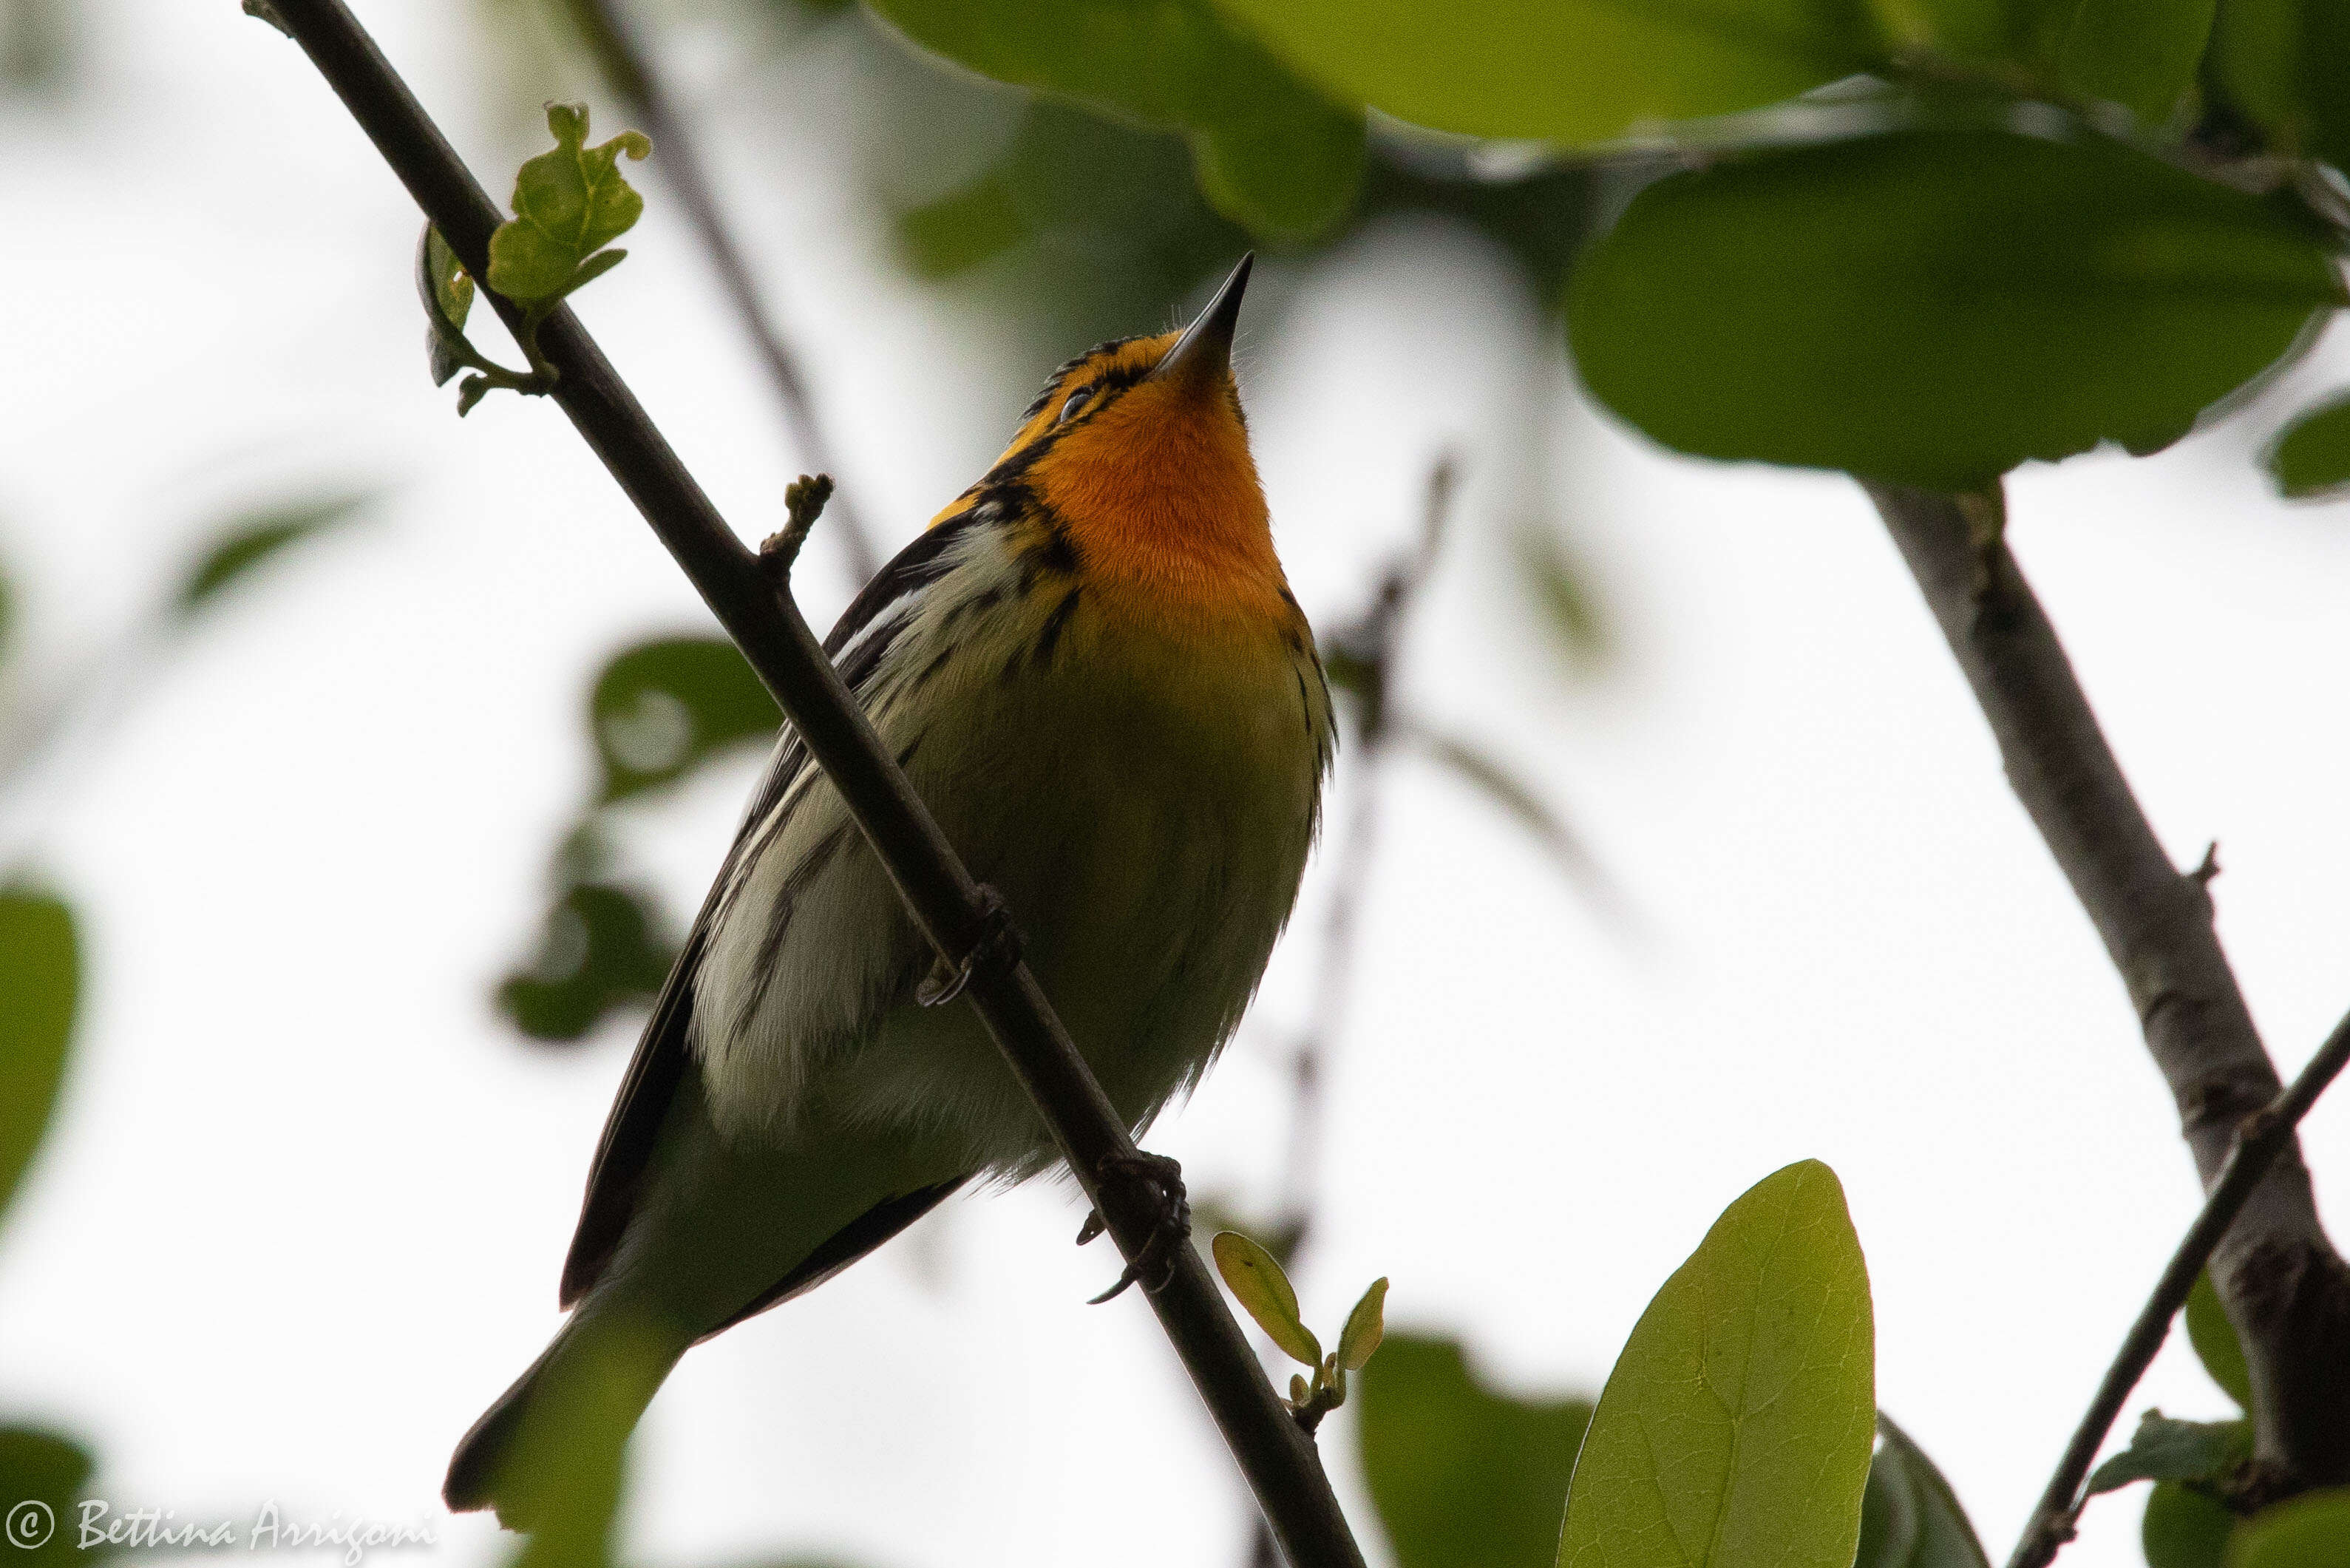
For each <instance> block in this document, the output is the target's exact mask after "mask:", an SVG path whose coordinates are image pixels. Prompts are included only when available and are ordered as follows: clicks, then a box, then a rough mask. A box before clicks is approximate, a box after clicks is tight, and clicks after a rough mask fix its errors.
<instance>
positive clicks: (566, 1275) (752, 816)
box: [557, 513, 982, 1316]
mask: <svg viewBox="0 0 2350 1568" xmlns="http://www.w3.org/2000/svg"><path fill="white" fill-rule="evenodd" d="M979 526H982V524H980V523H979V522H978V520H977V517H976V515H975V514H972V513H964V514H962V515H960V516H956V517H952V518H950V519H949V520H947V521H946V522H943V523H941V524H938V525H937V526H935V527H933V528H931V529H930V530H929V531H928V532H926V533H924V534H922V535H919V536H918V537H917V538H915V540H914V541H913V542H912V543H911V544H910V545H907V546H906V547H905V548H904V549H903V550H900V551H899V553H898V555H897V556H896V557H895V558H894V559H892V560H891V561H890V563H889V565H888V566H884V567H882V568H881V570H880V571H879V572H877V573H875V574H874V576H873V580H872V581H871V582H868V583H867V584H866V585H865V587H864V589H863V591H862V592H860V593H858V596H857V597H856V598H855V599H854V600H852V601H851V602H850V604H849V606H848V608H847V609H846V610H844V611H843V612H842V613H841V617H840V619H839V620H838V621H837V622H836V623H835V624H834V626H833V628H832V631H831V634H830V635H829V636H827V638H826V639H824V650H825V652H826V653H827V655H828V656H830V657H831V659H832V660H833V663H834V667H835V668H836V669H837V670H839V672H840V678H841V680H843V681H844V682H846V683H847V686H848V689H849V690H850V691H856V692H858V693H859V694H860V695H861V694H862V693H863V691H864V689H865V687H866V686H867V685H868V682H869V681H870V680H871V679H872V677H873V675H874V674H875V672H876V671H877V670H879V668H880V665H881V660H882V657H883V655H885V654H886V653H887V652H888V651H889V649H890V647H891V646H892V645H893V644H894V643H895V641H896V640H897V639H898V638H899V636H900V635H902V634H903V632H904V630H905V628H906V627H907V626H908V625H909V624H910V622H911V620H912V617H913V613H914V611H915V609H916V607H918V606H919V604H920V599H921V595H922V592H923V590H924V589H926V588H928V587H930V586H931V584H932V583H934V582H936V581H937V580H938V579H939V578H940V577H941V576H945V575H946V573H947V572H948V571H949V570H950V569H951V566H952V565H953V562H954V559H955V554H956V553H955V551H954V549H953V548H952V546H954V545H955V544H956V543H957V542H958V541H959V540H962V539H964V538H965V537H967V536H968V535H969V534H970V533H971V532H972V529H974V528H976V527H979ZM810 766H811V763H810V760H809V757H808V753H807V748H806V746H804V745H802V744H801V743H800V740H799V736H798V735H797V734H796V733H795V732H794V731H793V730H792V728H791V726H790V725H789V724H785V726H784V732H783V734H782V735H781V736H780V737H779V738H778V739H777V741H776V743H775V755H774V756H773V757H772V758H771V759H770V760H769V762H768V763H767V771H766V773H765V774H764V775H762V777H761V778H760V781H759V787H758V789H757V790H756V791H754V793H753V794H752V797H751V805H750V807H749V809H748V810H746V811H745V812H744V813H743V822H742V826H740V827H738V828H737V829H736V830H735V834H734V842H733V846H732V847H731V848H730V849H729V850H728V851H727V854H726V860H725V863H724V864H723V866H721V867H719V872H718V877H717V879H716V880H715V881H714V882H713V883H712V886H711V889H710V894H709V896H708V897H707V898H704V899H703V900H702V912H701V913H700V914H699V915H697V916H695V917H694V921H693V929H692V930H691V932H690V933H689V934H688V935H687V937H686V940H685V947H684V949H683V950H681V952H679V954H678V957H677V962H676V963H675V964H673V965H671V969H670V971H669V978H668V979H667V980H666V981H663V982H662V984H661V990H660V997H659V998H658V999H657V1000H656V1001H655V1002H654V1003H653V1015H652V1019H651V1022H650V1023H647V1024H646V1025H645V1032H644V1034H643V1036H642V1037H641V1038H640V1039H639V1041H638V1042H637V1052H636V1054H635V1055H634V1056H632V1057H631V1058H629V1070H628V1072H627V1074H626V1075H624V1076H623V1077H622V1078H621V1080H620V1092H619V1097H618V1098H616V1099H615V1100H614V1101H613V1102H612V1113H611V1115H610V1116H608V1117H606V1118H605V1121H604V1134H603V1137H601V1138H600V1139H598V1142H597V1145H596V1158H595V1160H594V1162H593V1163H592V1164H590V1165H589V1166H588V1168H587V1199H586V1201H585V1202H584V1203H583V1204H582V1205H581V1206H580V1210H579V1225H578V1229H577V1231H574V1232H573V1233H572V1237H571V1250H570V1251H569V1253H568V1254H567V1255H566V1257H565V1258H564V1261H563V1282H562V1285H561V1287H560V1289H559V1291H558V1293H557V1296H558V1300H559V1302H560V1303H561V1304H562V1305H564V1306H569V1305H570V1304H571V1303H573V1302H575V1301H577V1299H578V1298H579V1297H580V1296H581V1295H582V1294H583V1293H586V1292H587V1289H588V1288H589V1287H590V1286H592V1285H594V1284H595V1282H597V1281H598V1279H600V1278H601V1277H602V1276H603V1273H604V1271H605V1269H606V1268H607V1267H608V1265H609V1264H610V1262H611V1261H612V1254H613V1252H614V1251H616V1250H617V1249H618V1248H619V1244H620V1238H621V1237H622V1235H624V1234H625V1233H626V1232H627V1231H628V1228H629V1219H630V1217H631V1216H633V1215H634V1214H635V1213H636V1210H637V1204H638V1201H639V1199H640V1198H641V1197H642V1195H643V1190H644V1185H645V1179H646V1176H647V1173H648V1172H649V1171H650V1168H651V1164H652V1154H653V1147H654V1145H655V1143H656V1142H657V1141H658V1140H659V1138H660V1130H661V1124H662V1123H663V1122H664V1121H665V1120H667V1118H668V1116H669V1107H670V1102H671V1100H672V1099H673V1098H674V1097H675V1096H676V1094H677V1086H678V1084H679V1083H680V1081H681V1079H682V1078H683V1077H684V1075H685V1074H686V1073H687V1072H688V1071H689V1070H690V1068H691V1062H692V1055H691V1044H690V1039H691V1029H692V1023H693V992H694V980H695V975H696V973H697V971H699V969H700V967H701V963H702V951H703V949H704V947H705V946H706V944H707V943H708V941H709V940H710V931H711V927H712V923H713V922H714V921H715V920H716V919H717V917H718V914H719V911H720V910H721V909H723V906H724V904H725V902H726V898H727V897H728V895H729V893H730V892H731V890H732V889H733V886H734V884H735V882H736V880H737V878H738V877H739V876H740V875H741V872H742V870H743V862H744V860H745V857H746V853H747V852H748V851H749V850H750V849H751V848H752V846H754V845H760V844H766V843H771V842H773V840H774V834H773V832H772V831H771V830H770V829H771V826H772V822H771V819H773V818H775V815H776V814H777V813H778V812H780V811H788V810H789V809H791V807H792V806H793V805H796V804H797V802H796V800H795V797H794V794H793V791H794V789H795V786H796V785H797V784H798V783H799V781H800V779H801V777H802V776H803V775H804V774H806V772H807V770H808V768H809V767H810ZM787 803H788V804H787ZM954 1185H956V1186H959V1185H961V1184H960V1183H956V1184H954ZM952 1190H953V1186H949V1187H947V1188H944V1189H936V1190H931V1189H925V1191H926V1192H928V1194H929V1195H928V1196H927V1197H925V1195H924V1194H923V1193H914V1194H909V1195H907V1196H906V1197H905V1198H900V1199H892V1200H891V1202H892V1203H897V1204H905V1203H910V1202H912V1201H913V1200H914V1199H923V1200H922V1201H921V1202H920V1205H919V1206H918V1207H916V1208H914V1209H913V1210H911V1211H910V1212H908V1213H907V1214H906V1215H905V1216H904V1218H902V1219H899V1220H896V1222H895V1223H892V1224H889V1226H888V1228H887V1229H886V1230H883V1231H880V1232H879V1234H877V1235H875V1236H873V1237H872V1239H871V1240H870V1241H866V1242H865V1243H864V1244H863V1245H862V1246H859V1247H858V1249H857V1250H856V1251H852V1252H850V1253H849V1254H847V1256H845V1257H843V1258H841V1259H840V1260H839V1261H838V1262H835V1263H833V1264H831V1265H830V1268H828V1269H827V1270H826V1271H825V1272H831V1271H832V1270H837V1269H839V1268H842V1267H846V1266H847V1263H849V1262H852V1261H853V1260H854V1259H855V1258H856V1257H857V1256H858V1255H859V1254H860V1253H862V1252H864V1251H869V1250H870V1249H871V1248H873V1247H876V1246H879V1244H880V1243H881V1242H882V1241H887V1240H888V1239H889V1237H890V1236H893V1235H895V1234H896V1233H897V1232H898V1231H900V1230H903V1229H904V1228H905V1227H906V1226H907V1225H909V1224H911V1223H912V1222H913V1220H915V1219H916V1218H918V1217H919V1216H920V1214H921V1213H922V1212H924V1211H925V1210H928V1209H930V1208H931V1206H932V1205H933V1204H935V1203H937V1202H938V1201H939V1200H940V1199H942V1198H944V1197H945V1196H946V1195H947V1193H948V1192H951V1191H952ZM888 1207H889V1205H886V1204H885V1205H883V1208H885V1209H886V1208H888ZM876 1212H877V1213H879V1210H877V1211H876ZM862 1223H863V1221H859V1225H861V1224H862ZM856 1229H858V1226H851V1227H850V1230H856ZM843 1235H844V1236H845V1235H847V1232H846V1231H844V1232H843ZM820 1251H829V1247H828V1246H827V1248H826V1249H821V1250H820ZM814 1261H815V1260H814V1258H811V1259H810V1262H814ZM805 1268H806V1265H805V1264H804V1265H802V1269H803V1270H804V1269H805ZM797 1272H801V1271H795V1274H796V1273H797ZM821 1277H822V1274H818V1275H816V1276H814V1277H812V1278H810V1279H808V1280H806V1281H803V1282H796V1283H795V1282H793V1281H792V1280H789V1279H787V1280H786V1281H785V1282H784V1283H783V1284H780V1285H778V1286H777V1287H776V1291H777V1292H778V1293H777V1294H775V1295H773V1297H772V1299H768V1300H764V1301H763V1302H762V1303H761V1308H764V1307H765V1306H772V1305H774V1304H775V1302H777V1301H780V1300H782V1299H783V1293H789V1291H790V1290H795V1289H805V1288H806V1286H807V1285H809V1284H813V1283H815V1282H816V1279H818V1278H821ZM752 1310H754V1311H755V1310H760V1308H754V1309H752ZM743 1315H745V1316H747V1315H749V1314H748V1313H747V1312H746V1313H745V1314H743Z"/></svg>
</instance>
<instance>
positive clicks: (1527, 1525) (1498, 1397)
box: [1354, 1334, 1591, 1568]
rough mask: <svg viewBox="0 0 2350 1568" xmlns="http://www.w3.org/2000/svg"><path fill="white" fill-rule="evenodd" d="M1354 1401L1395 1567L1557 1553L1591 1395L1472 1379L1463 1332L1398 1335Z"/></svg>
mask: <svg viewBox="0 0 2350 1568" xmlns="http://www.w3.org/2000/svg"><path fill="white" fill-rule="evenodd" d="M1354 1403H1355V1404H1356V1405H1357V1407H1358V1408H1359V1410H1360V1412H1361V1414H1360V1417H1359V1419H1360V1421H1361V1432H1362V1443H1361V1450H1362V1462H1363V1481H1364V1484H1365V1486H1366V1488H1367V1490H1369V1492H1370V1494H1371V1501H1372V1502H1373V1504H1374V1505H1376V1506H1377V1507H1378V1511H1379V1523H1380V1524H1381V1526H1382V1527H1383V1528H1385V1530H1386V1531H1387V1536H1388V1543H1389V1544H1390V1545H1391V1546H1392V1547H1393V1548H1394V1549H1395V1560H1396V1563H1397V1568H1543V1565H1544V1564H1546V1563H1549V1562H1550V1559H1551V1554H1552V1553H1553V1552H1555V1551H1556V1550H1557V1548H1558V1518H1559V1510H1560V1509H1561V1508H1562V1507H1564V1506H1565V1501H1566V1478H1567V1474H1568V1472H1569V1471H1570V1470H1572V1469H1574V1468H1575V1449H1576V1447H1577V1445H1579V1444H1580V1443H1581V1442H1582V1441H1583V1432H1584V1428H1586V1426H1588V1425H1589V1424H1590V1421H1591V1405H1590V1402H1589V1401H1588V1400H1584V1399H1518V1398H1513V1397H1509V1396H1507V1395H1504V1394H1501V1393H1497V1392H1495V1391H1494V1390H1493V1389H1492V1388H1490V1387H1487V1386H1485V1385H1483V1384H1482V1383H1480V1382H1478V1381H1477V1380H1476V1379H1475V1378H1474V1377H1473V1376H1471V1374H1470V1371H1469V1365H1468V1358H1467V1356H1466V1355H1463V1354H1462V1351H1461V1345H1460V1343H1459V1342H1458V1341H1457V1340H1451V1339H1434V1338H1429V1337H1425V1336H1422V1335H1419V1334H1389V1335H1388V1337H1387V1340H1386V1343H1385V1344H1383V1345H1381V1346H1380V1348H1379V1354H1378V1358H1377V1359H1376V1360H1374V1361H1373V1362H1372V1363H1371V1364H1370V1366H1368V1367H1367V1369H1365V1371H1364V1373H1363V1375H1362V1379H1361V1384H1360V1386H1359V1388H1358V1389H1357V1392H1356V1395H1355V1399H1354Z"/></svg>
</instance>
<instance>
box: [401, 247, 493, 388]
mask: <svg viewBox="0 0 2350 1568" xmlns="http://www.w3.org/2000/svg"><path fill="white" fill-rule="evenodd" d="M416 292H417V294H418V295H419V296H421V298H422V299H423V301H424V317H425V330H424V351H425V353H426V355H427V356H428V358H429V360H430V363H431V366H432V384H433V385H434V386H436V387H445V386H447V385H448V384H449V378H450V377H452V376H453V375H455V374H456V373H457V372H458V371H460V370H462V369H464V368H465V366H466V365H468V364H469V363H471V362H472V361H473V359H474V358H478V356H477V355H475V354H474V353H473V348H472V346H471V345H470V344H468V343H467V342H466V341H465V317H467V316H469V315H471V314H472V313H473V275H472V274H470V273H468V272H467V271H466V270H465V268H464V264H463V263H462V262H460V261H458V259H457V253H456V252H454V251H452V250H451V249H450V248H449V242H448V241H446V240H444V239H442V237H441V231H440V230H438V229H436V228H434V227H433V226H432V224H430V223H427V224H425V225H424V234H423V237H422V238H421V239H420V240H419V241H418V242H417V245H416Z"/></svg>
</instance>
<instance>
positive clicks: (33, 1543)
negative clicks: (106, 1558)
mask: <svg viewBox="0 0 2350 1568" xmlns="http://www.w3.org/2000/svg"><path fill="white" fill-rule="evenodd" d="M96 1468H97V1467H96V1465H95V1463H94V1462H93V1461H92V1460H91V1459H90V1457H89V1453H88V1450H87V1449H84V1448H83V1447H82V1446H81V1445H80V1444H79V1443H77V1442H75V1441H74V1440H73V1439H72V1438H67V1437H62V1436H60V1435H59V1434H57V1433H56V1432H49V1431H44V1430H42V1429H41V1428H36V1427H15V1426H11V1427H0V1510H5V1511H6V1515H7V1520H6V1524H7V1535H8V1545H9V1547H10V1549H11V1550H10V1551H9V1552H8V1553H7V1559H6V1560H7V1561H8V1562H9V1563H13V1564H20V1565H22V1568H62V1565H63V1564H65V1563H71V1562H74V1561H76V1560H77V1559H86V1558H88V1557H93V1556H99V1555H103V1552H102V1551H100V1552H83V1551H81V1550H80V1549H79V1547H78V1546H77V1545H76V1540H77V1537H76V1533H75V1528H74V1526H75V1515H74V1503H75V1502H76V1501H78V1499H79V1498H80V1497H81V1494H82V1489H83V1488H84V1487H85V1486H87V1485H88V1483H89V1477H90V1472H91V1471H92V1470H93V1469H96Z"/></svg>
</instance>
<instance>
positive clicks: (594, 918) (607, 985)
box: [497, 882, 676, 1041]
mask: <svg viewBox="0 0 2350 1568" xmlns="http://www.w3.org/2000/svg"><path fill="white" fill-rule="evenodd" d="M662 923H663V922H662V921H661V919H660V916H659V915H658V914H657V913H656V911H655V907H654V904H653V902H652V899H651V898H650V897H649V896H648V895H646V894H643V893H640V892H638V891H636V890H635V889H633V888H623V887H616V886H612V885H609V884H605V883H597V882H583V883H581V884H579V885H577V886H576V887H570V888H565V889H564V890H563V892H562V894H561V895H560V896H559V897H558V898H556V902H555V905H554V907H553V908H552V909H549V910H548V911H547V914H546V926H545V929H544V930H543V932H542V934H541V936H540V938H539V948H538V951H537V953H536V955H534V956H533V957H532V959H531V960H530V961H529V963H528V964H526V965H525V967H524V968H522V969H520V970H518V971H515V972H514V973H512V974H510V975H508V976H507V977H506V978H505V980H504V981H503V982H502V983H501V984H500V985H499V987H498V992H497V1003H498V1007H499V1010H500V1011H502V1012H504V1013H505V1015H506V1016H507V1017H508V1018H509V1019H511V1020H512V1021H513V1022H514V1025H515V1028H517V1029H519V1030H521V1031H522V1032H523V1033H525V1034H527V1035H529V1036H530V1037H531V1038H532V1039H534V1040H550V1041H557V1040H577V1039H579V1038H580V1037H582V1036H583V1035H585V1034H587V1032H588V1031H589V1030H591V1029H594V1028H595V1027H596V1025H597V1024H598V1023H602V1022H603V1020H604V1017H605V1015H606V1014H608V1013H609V1012H614V1011H616V1010H617V1009H619V1008H623V1007H626V1006H629V1004H630V1003H632V1002H644V1001H650V999H651V998H653V997H654V996H657V995H659V994H660V988H661V981H663V980H665V979H667V978H668V976H669V969H670V964H671V961H673V960H674V959H675V957H676V954H675V951H674V950H672V949H671V948H670V947H669V946H668V945H667V944H666V943H663V942H661V941H660V940H658V939H656V937H655V936H654V934H653V933H654V932H655V931H656V930H657V929H659V928H660V925H661V924H662Z"/></svg>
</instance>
